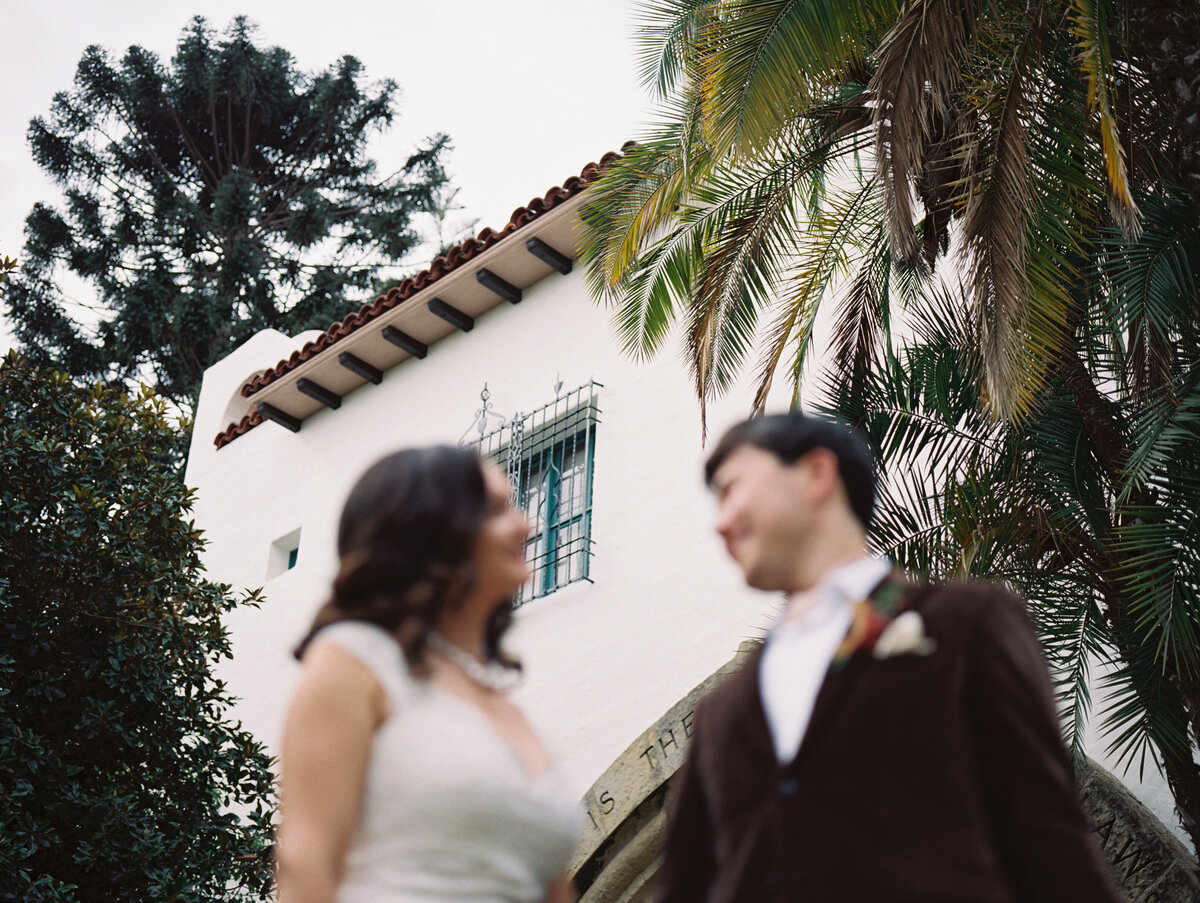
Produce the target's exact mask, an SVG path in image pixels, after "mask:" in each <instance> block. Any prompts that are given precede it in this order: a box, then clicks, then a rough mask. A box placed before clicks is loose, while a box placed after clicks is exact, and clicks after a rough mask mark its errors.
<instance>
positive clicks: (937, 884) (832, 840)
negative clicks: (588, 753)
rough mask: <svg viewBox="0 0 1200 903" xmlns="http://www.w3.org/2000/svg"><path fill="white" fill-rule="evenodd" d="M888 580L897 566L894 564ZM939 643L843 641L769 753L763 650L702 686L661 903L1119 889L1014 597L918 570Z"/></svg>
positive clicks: (981, 897) (819, 901) (1115, 896)
mask: <svg viewBox="0 0 1200 903" xmlns="http://www.w3.org/2000/svg"><path fill="white" fill-rule="evenodd" d="M889 579H891V580H894V579H896V578H894V577H893V578H889ZM902 605H903V607H906V608H907V607H911V608H914V609H916V610H917V611H919V612H920V613H921V615H922V618H923V619H924V622H925V630H926V633H927V635H929V636H931V637H932V638H933V639H934V640H935V642H936V644H937V647H936V649H935V651H934V652H933V653H932V654H930V655H926V656H922V655H897V656H895V657H891V658H884V659H878V660H877V659H875V658H873V657H872V655H871V654H870V653H869V652H867V651H865V650H862V651H859V652H857V653H855V654H854V655H853V656H852V657H851V658H850V659H849V660H848V661H847V662H846V664H845V666H844V667H842V668H841V669H838V670H831V671H830V673H829V674H828V675H827V676H826V679H825V682H824V683H823V684H822V686H821V689H820V692H819V694H818V696H817V701H816V706H815V708H814V710H813V714H812V720H811V721H810V723H809V727H808V730H807V732H806V734H805V736H804V740H803V742H802V743H801V745H800V750H799V752H798V753H797V755H796V758H795V759H794V760H793V761H792V762H790V763H787V764H784V765H780V764H779V763H778V762H777V760H776V757H775V752H774V748H773V746H772V743H771V738H770V734H769V731H768V728H767V723H766V716H765V714H764V712H763V707H762V701H761V698H760V696H759V689H758V670H759V657H760V654H761V650H760V653H756V654H754V655H752V656H751V657H750V658H749V659H748V660H747V662H746V664H745V666H744V667H743V668H742V669H741V670H740V671H739V672H737V673H736V674H734V675H733V676H731V677H730V678H729V679H728V680H727V681H726V682H725V683H724V684H722V685H721V686H720V687H718V688H717V690H715V691H714V692H713V693H712V694H711V695H710V696H709V697H708V698H707V699H705V700H704V701H703V702H702V703H701V705H700V708H699V710H698V712H697V715H696V721H695V724H696V733H695V734H694V736H693V738H692V740H691V747H690V749H689V751H688V759H687V761H686V763H685V764H684V766H683V767H682V769H681V770H680V772H679V773H678V774H677V775H676V777H675V778H674V779H673V781H672V787H671V801H670V805H669V831H668V839H667V844H666V850H665V855H664V859H663V864H662V867H661V870H660V873H659V880H660V888H661V892H662V896H661V899H662V901H663V903H702V901H703V903H748V901H763V903H766V901H773V900H777V901H783V900H788V901H793V900H802V901H812V903H824V901H830V903H833V901H837V903H857V901H870V903H892V901H894V903H901V901H904V903H910V901H911V903H940V901H946V903H949V901H954V903H1017V901H1019V903H1037V901H1046V903H1051V901H1053V903H1118V901H1120V900H1121V899H1122V897H1121V895H1120V894H1119V892H1118V891H1117V890H1116V889H1115V886H1114V885H1113V883H1112V880H1111V878H1110V877H1109V874H1108V868H1107V865H1106V863H1105V862H1104V860H1103V858H1102V856H1101V854H1100V849H1099V845H1098V843H1097V842H1096V838H1095V836H1094V834H1093V832H1092V831H1091V829H1090V827H1089V826H1088V824H1087V821H1086V819H1085V818H1084V816H1083V814H1082V811H1081V809H1080V805H1079V800H1078V796H1077V795H1076V790H1075V784H1074V778H1073V775H1072V770H1071V766H1070V762H1069V759H1068V756H1067V754H1066V751H1065V749H1064V747H1063V743H1062V739H1061V736H1060V734H1059V723H1058V718H1057V715H1056V712H1055V706H1054V697H1053V692H1052V688H1051V683H1050V678H1049V674H1048V672H1047V669H1046V664H1045V661H1044V659H1043V657H1042V652H1041V648H1040V646H1039V645H1038V642H1037V639H1036V637H1035V635H1034V631H1033V627H1032V624H1031V623H1030V621H1029V617H1028V615H1027V613H1026V611H1025V608H1024V605H1023V603H1022V602H1021V601H1020V600H1018V599H1016V598H1015V597H1014V596H1012V595H1011V594H1010V593H1009V592H1007V591H1006V590H1004V589H1002V588H999V587H996V586H989V585H984V584H959V585H948V586H945V587H932V586H929V585H916V586H914V587H913V588H911V589H909V590H908V591H907V594H906V596H905V597H904V601H903V602H902Z"/></svg>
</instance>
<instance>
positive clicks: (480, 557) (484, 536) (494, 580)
mask: <svg viewBox="0 0 1200 903" xmlns="http://www.w3.org/2000/svg"><path fill="white" fill-rule="evenodd" d="M483 487H484V493H485V494H486V497H487V516H486V517H485V519H484V521H483V525H482V526H481V527H480V528H479V535H478V536H477V537H476V539H475V550H474V555H473V556H472V559H473V563H474V566H475V574H476V580H477V581H478V586H480V587H481V588H485V589H486V590H487V592H488V595H489V596H495V597H503V598H507V597H508V596H510V595H512V594H513V593H514V592H516V591H517V589H518V588H519V587H520V586H521V584H522V583H524V582H525V581H526V579H528V577H529V567H528V565H527V564H526V563H525V540H526V539H528V538H529V521H527V520H526V519H525V515H524V514H523V513H522V512H520V511H518V510H517V509H516V508H514V507H513V505H512V501H511V497H510V495H509V487H508V480H507V478H505V476H504V473H503V472H502V471H501V470H500V468H499V467H497V466H496V465H495V464H493V463H492V462H491V461H485V462H483Z"/></svg>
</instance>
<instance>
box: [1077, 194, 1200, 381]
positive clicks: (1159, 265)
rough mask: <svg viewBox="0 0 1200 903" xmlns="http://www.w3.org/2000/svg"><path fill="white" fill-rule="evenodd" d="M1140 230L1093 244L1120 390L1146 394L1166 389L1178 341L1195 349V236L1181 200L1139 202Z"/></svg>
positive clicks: (1198, 291) (1198, 263) (1199, 273)
mask: <svg viewBox="0 0 1200 903" xmlns="http://www.w3.org/2000/svg"><path fill="white" fill-rule="evenodd" d="M1141 207H1142V213H1143V222H1144V229H1143V230H1142V232H1141V233H1140V234H1139V235H1138V236H1137V237H1135V238H1132V239H1130V238H1126V237H1125V236H1124V235H1123V234H1122V233H1121V232H1120V231H1118V230H1117V229H1114V228H1110V229H1108V230H1106V231H1105V232H1104V233H1102V236H1101V238H1100V240H1099V242H1098V244H1097V254H1096V260H1095V265H1094V278H1095V279H1096V280H1097V281H1098V282H1099V283H1100V284H1101V285H1102V286H1103V288H1104V290H1105V311H1106V315H1107V316H1108V317H1109V318H1110V319H1111V321H1112V324H1113V326H1114V327H1115V328H1117V329H1118V330H1119V331H1120V332H1121V333H1122V338H1123V343H1122V344H1123V348H1122V351H1123V352H1124V353H1123V355H1122V356H1121V360H1120V361H1119V366H1120V367H1121V376H1122V378H1123V380H1124V382H1125V383H1126V384H1127V385H1129V386H1130V387H1131V388H1132V389H1133V390H1134V391H1135V392H1138V393H1141V394H1144V393H1146V392H1147V391H1149V389H1150V388H1151V387H1152V386H1163V385H1169V383H1170V380H1171V375H1170V373H1171V371H1172V370H1173V368H1174V360H1173V358H1174V357H1175V355H1176V354H1177V351H1178V350H1182V347H1181V346H1180V341H1181V340H1184V341H1185V342H1186V345H1185V346H1183V347H1187V346H1188V345H1190V346H1191V347H1193V348H1194V347H1195V343H1196V326H1195V325H1194V324H1193V320H1194V316H1195V314H1194V308H1195V305H1196V297H1197V296H1198V295H1200V280H1198V278H1197V277H1200V232H1197V230H1196V229H1195V228H1194V227H1193V226H1192V225H1191V224H1190V223H1189V216H1188V215H1189V213H1190V206H1189V204H1188V201H1187V198H1186V197H1184V196H1182V195H1181V194H1176V193H1172V194H1166V195H1146V196H1143V198H1142V202H1141Z"/></svg>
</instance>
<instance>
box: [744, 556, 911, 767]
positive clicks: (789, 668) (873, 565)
mask: <svg viewBox="0 0 1200 903" xmlns="http://www.w3.org/2000/svg"><path fill="white" fill-rule="evenodd" d="M891 569H892V565H891V562H889V561H888V560H887V559H886V558H873V557H870V556H864V557H862V558H859V559H858V560H857V561H852V562H851V563H850V564H847V565H843V566H842V567H840V568H838V569H836V570H834V571H831V572H830V573H829V574H827V575H826V576H825V578H824V579H823V580H821V582H820V583H818V584H817V586H816V587H814V588H813V590H811V593H813V594H815V595H816V596H817V599H816V600H815V602H813V603H812V604H811V606H810V607H809V608H808V609H807V610H806V611H804V612H803V613H800V614H793V613H790V612H785V613H784V616H783V617H782V619H781V620H780V621H779V623H778V624H777V625H776V626H775V628H774V629H773V630H772V631H771V633H770V635H769V636H768V637H767V641H766V648H765V649H763V654H762V659H761V660H760V661H759V668H758V689H759V694H760V695H761V696H762V702H763V710H764V711H765V712H766V715H767V727H768V728H770V731H771V741H772V743H774V745H775V755H776V756H777V757H778V759H779V761H780V762H781V763H782V762H790V761H792V759H794V758H796V753H797V752H798V751H799V749H800V741H801V740H802V739H803V738H804V732H805V731H806V730H807V729H808V722H809V719H811V718H812V712H813V706H814V705H815V704H816V701H817V692H818V691H819V690H820V689H821V684H822V683H823V682H824V680H825V672H826V671H828V670H829V665H830V663H831V662H832V661H833V655H834V653H835V652H837V648H838V646H839V645H841V642H842V640H843V639H844V638H845V636H846V631H848V630H849V629H850V622H851V620H852V619H853V616H854V604H855V603H856V602H858V601H860V600H861V599H864V598H866V596H867V594H868V593H870V592H871V590H873V589H874V588H875V587H876V586H877V585H878V583H879V581H881V580H882V579H883V578H884V577H886V576H887V575H888V572H889V571H891ZM806 595H808V594H806Z"/></svg>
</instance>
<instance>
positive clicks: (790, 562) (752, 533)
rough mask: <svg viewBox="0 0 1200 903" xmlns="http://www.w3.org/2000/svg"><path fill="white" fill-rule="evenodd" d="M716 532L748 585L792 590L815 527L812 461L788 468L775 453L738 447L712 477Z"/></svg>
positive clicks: (793, 464) (802, 461)
mask: <svg viewBox="0 0 1200 903" xmlns="http://www.w3.org/2000/svg"><path fill="white" fill-rule="evenodd" d="M711 486H712V491H713V494H714V496H716V500H717V520H716V525H715V527H716V531H717V533H718V534H719V535H720V536H721V538H722V539H723V540H725V549H726V551H727V552H728V553H729V557H730V558H732V559H733V560H734V561H735V562H737V564H738V566H739V567H741V569H742V574H743V576H744V577H745V579H746V583H747V584H749V585H750V586H753V587H755V588H756V589H761V590H769V591H775V590H782V591H788V590H792V589H795V587H793V586H791V585H790V579H791V576H792V573H793V571H794V561H795V556H796V553H797V551H798V550H799V549H800V548H803V545H804V544H805V543H807V542H808V541H809V537H810V536H811V535H812V530H813V528H814V517H813V514H814V508H813V488H814V487H813V474H812V468H811V467H810V462H809V461H808V456H807V455H806V456H804V457H801V458H800V459H799V460H798V461H796V462H794V463H792V464H784V463H783V462H782V461H781V460H780V459H779V458H778V457H776V456H775V454H773V453H772V452H769V451H766V450H764V449H761V448H758V447H757V446H753V445H739V446H738V447H737V448H735V449H734V450H733V451H732V452H730V453H729V455H728V456H727V457H726V458H725V460H724V461H722V462H721V465H720V466H719V467H718V468H717V470H716V472H715V473H714V474H713V478H712V483H711Z"/></svg>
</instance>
